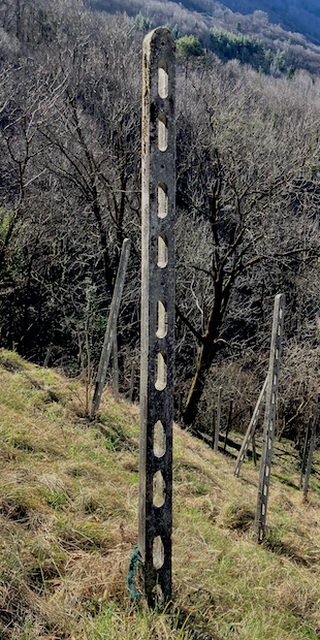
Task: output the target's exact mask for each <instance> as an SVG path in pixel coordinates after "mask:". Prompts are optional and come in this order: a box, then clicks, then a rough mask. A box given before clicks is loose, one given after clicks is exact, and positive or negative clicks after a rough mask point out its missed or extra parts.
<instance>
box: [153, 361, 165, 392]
mask: <svg viewBox="0 0 320 640" xmlns="http://www.w3.org/2000/svg"><path fill="white" fill-rule="evenodd" d="M156 365H157V377H156V384H155V388H156V389H157V391H163V389H165V388H166V386H167V356H166V354H165V353H158V355H157V362H156Z"/></svg>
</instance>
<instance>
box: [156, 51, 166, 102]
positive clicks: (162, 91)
mask: <svg viewBox="0 0 320 640" xmlns="http://www.w3.org/2000/svg"><path fill="white" fill-rule="evenodd" d="M158 93H159V96H160V98H167V97H168V65H167V62H166V60H160V62H159V66H158Z"/></svg>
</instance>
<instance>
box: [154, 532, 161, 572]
mask: <svg viewBox="0 0 320 640" xmlns="http://www.w3.org/2000/svg"><path fill="white" fill-rule="evenodd" d="M152 556H153V566H154V568H155V569H161V567H162V566H163V563H164V546H163V542H162V540H161V536H157V537H156V538H154V540H153V547H152Z"/></svg>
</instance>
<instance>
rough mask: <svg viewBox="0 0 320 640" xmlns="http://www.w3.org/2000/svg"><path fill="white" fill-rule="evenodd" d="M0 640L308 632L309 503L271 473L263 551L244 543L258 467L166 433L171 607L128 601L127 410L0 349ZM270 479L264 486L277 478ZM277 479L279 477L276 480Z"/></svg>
mask: <svg viewBox="0 0 320 640" xmlns="http://www.w3.org/2000/svg"><path fill="white" fill-rule="evenodd" d="M0 379H1V386H0V415H1V418H0V425H1V449H0V455H1V464H2V473H1V479H0V489H1V492H0V520H1V534H0V545H1V546H0V549H1V565H0V566H1V586H0V620H1V629H0V638H2V639H9V638H10V639H13V638H14V639H17V638H23V639H27V638H28V639H33V638H43V639H44V638H46V639H49V638H50V639H52V640H53V639H56V638H69V639H70V640H71V639H72V640H78V639H80V638H81V639H83V638H86V639H90V640H98V639H99V640H100V639H102V638H112V639H115V640H118V639H119V640H120V638H121V640H129V639H130V640H131V639H139V640H140V639H145V640H147V639H148V640H149V639H151V638H156V639H158V640H165V639H168V638H172V639H178V638H180V639H183V638H184V639H186V638H190V639H191V638H193V639H196V638H197V639H200V640H201V639H202V640H205V639H206V640H209V639H214V640H218V639H219V640H220V639H222V638H231V639H235V640H236V639H239V640H240V639H241V640H244V639H246V640H249V639H256V638H263V639H264V640H268V639H271V638H279V639H281V640H285V639H288V640H289V638H290V640H295V639H298V638H299V639H300V638H318V637H319V634H320V613H319V604H320V580H319V578H320V496H319V486H318V484H317V481H316V477H315V476H313V477H312V490H311V491H310V494H309V501H308V503H306V504H304V505H303V504H302V501H301V493H300V492H299V491H298V490H297V484H298V469H296V468H294V467H291V468H288V467H287V468H285V469H282V468H276V469H274V473H275V475H274V476H273V479H272V482H271V491H270V510H269V530H268V540H267V542H266V544H265V545H263V546H258V545H256V544H255V543H254V541H253V535H252V519H253V512H254V507H255V502H256V493H257V490H256V485H257V477H258V470H257V469H256V468H254V467H253V465H251V464H250V463H247V464H246V465H245V466H244V468H243V471H242V475H241V477H240V478H239V479H237V480H236V479H235V478H234V477H233V466H234V462H233V461H231V460H230V459H226V458H224V457H223V456H221V455H214V454H213V452H212V451H211V450H210V449H209V448H208V447H207V446H206V445H205V444H203V443H202V442H198V441H196V440H194V439H193V438H192V437H191V436H190V435H189V434H188V433H186V432H183V431H181V430H180V429H179V428H178V427H176V428H175V439H174V533H173V567H174V573H173V591H174V595H173V601H172V603H170V604H169V606H168V607H167V608H166V609H165V611H155V612H148V610H147V609H146V606H145V603H144V601H143V600H141V601H140V602H137V603H135V602H133V601H132V600H130V598H129V592H128V590H127V586H126V581H127V573H128V561H129V558H130V555H131V554H132V552H133V549H134V546H135V544H136V541H137V501H138V410H137V407H134V406H129V405H128V404H127V403H126V402H125V401H124V400H120V402H119V403H116V402H115V401H114V399H113V398H112V396H111V394H110V392H109V391H106V392H105V395H104V399H103V403H102V408H101V415H100V419H99V421H97V422H96V423H95V424H88V422H87V420H86V418H85V417H84V400H85V390H84V388H83V386H82V385H81V382H79V381H75V380H68V379H65V378H63V377H62V376H60V375H59V374H58V373H57V372H55V371H53V370H50V369H41V368H38V367H36V366H34V365H31V364H28V363H26V362H24V361H23V360H21V359H20V358H19V357H18V356H17V354H15V353H10V352H6V351H1V352H0ZM276 478H277V479H276ZM279 478H280V479H281V480H282V482H281V483H280V482H279Z"/></svg>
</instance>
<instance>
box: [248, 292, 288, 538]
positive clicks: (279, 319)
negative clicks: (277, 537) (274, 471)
mask: <svg viewBox="0 0 320 640" xmlns="http://www.w3.org/2000/svg"><path fill="white" fill-rule="evenodd" d="M284 306H285V296H284V294H279V295H277V296H276V298H275V303H274V313H273V325H272V336H271V349H270V360H269V372H268V378H267V388H266V411H265V418H264V432H263V446H262V455H261V463H260V477H259V490H258V500H257V510H256V519H255V533H256V536H257V540H258V542H261V541H262V540H263V538H264V531H265V523H266V517H267V506H268V495H269V486H270V473H271V460H272V452H273V441H274V435H275V424H276V404H277V395H278V379H279V368H280V355H281V342H282V334H283V317H284Z"/></svg>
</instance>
